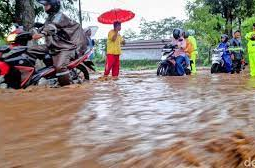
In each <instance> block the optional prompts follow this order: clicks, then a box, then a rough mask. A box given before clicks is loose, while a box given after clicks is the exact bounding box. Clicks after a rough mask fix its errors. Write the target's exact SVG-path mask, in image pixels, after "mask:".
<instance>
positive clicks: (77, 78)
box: [71, 64, 89, 83]
mask: <svg viewBox="0 0 255 168" xmlns="http://www.w3.org/2000/svg"><path fill="white" fill-rule="evenodd" d="M71 79H72V81H73V82H74V83H83V82H84V81H86V80H89V72H88V70H87V68H86V67H85V66H84V65H83V64H80V65H78V66H77V67H75V68H74V69H72V70H71Z"/></svg>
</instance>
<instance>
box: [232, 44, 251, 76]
mask: <svg viewBox="0 0 255 168" xmlns="http://www.w3.org/2000/svg"><path fill="white" fill-rule="evenodd" d="M229 50H230V51H231V54H232V56H233V60H232V71H231V73H232V74H234V73H240V72H241V71H242V70H244V69H245V66H246V65H247V63H245V61H244V59H243V57H242V51H243V50H242V48H234V47H233V48H230V49H229Z"/></svg>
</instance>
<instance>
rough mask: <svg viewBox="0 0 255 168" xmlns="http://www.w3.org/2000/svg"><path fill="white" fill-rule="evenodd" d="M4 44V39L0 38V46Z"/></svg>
mask: <svg viewBox="0 0 255 168" xmlns="http://www.w3.org/2000/svg"><path fill="white" fill-rule="evenodd" d="M5 44H6V43H5V41H4V39H2V38H0V46H2V45H5Z"/></svg>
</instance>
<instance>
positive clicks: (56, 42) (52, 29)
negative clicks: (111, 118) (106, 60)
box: [28, 0, 87, 86]
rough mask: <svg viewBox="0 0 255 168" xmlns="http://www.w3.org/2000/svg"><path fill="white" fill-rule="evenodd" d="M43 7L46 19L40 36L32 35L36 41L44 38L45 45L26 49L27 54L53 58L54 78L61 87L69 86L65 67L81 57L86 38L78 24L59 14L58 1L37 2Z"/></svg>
mask: <svg viewBox="0 0 255 168" xmlns="http://www.w3.org/2000/svg"><path fill="white" fill-rule="evenodd" d="M38 2H39V3H40V4H42V5H44V9H45V12H46V13H47V14H48V18H47V19H46V22H45V23H44V25H43V27H42V28H40V30H41V31H40V34H34V35H33V39H35V40H38V39H40V38H42V37H43V36H45V40H46V44H45V45H39V46H32V47H29V48H28V54H30V55H31V56H33V57H36V58H39V59H43V58H44V56H45V55H46V54H50V55H51V56H52V58H53V65H54V66H55V68H56V72H57V73H56V76H57V78H58V81H59V84H60V85H61V86H64V85H68V84H70V79H69V71H68V69H67V65H68V64H69V63H70V60H71V59H75V57H76V56H77V55H78V56H81V55H82V54H84V51H86V48H87V46H86V38H85V36H84V33H83V29H82V27H81V25H80V24H78V23H77V22H75V21H74V20H71V19H70V18H69V17H67V16H66V15H65V14H63V13H62V12H60V7H61V4H60V0H38Z"/></svg>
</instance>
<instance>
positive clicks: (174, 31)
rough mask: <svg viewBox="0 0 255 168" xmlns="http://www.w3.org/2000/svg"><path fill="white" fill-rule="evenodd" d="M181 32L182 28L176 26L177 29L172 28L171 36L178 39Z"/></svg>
mask: <svg viewBox="0 0 255 168" xmlns="http://www.w3.org/2000/svg"><path fill="white" fill-rule="evenodd" d="M182 34H183V31H182V29H179V28H177V29H174V30H173V37H174V38H175V39H176V40H177V39H179V38H180V37H181V36H182Z"/></svg>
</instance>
